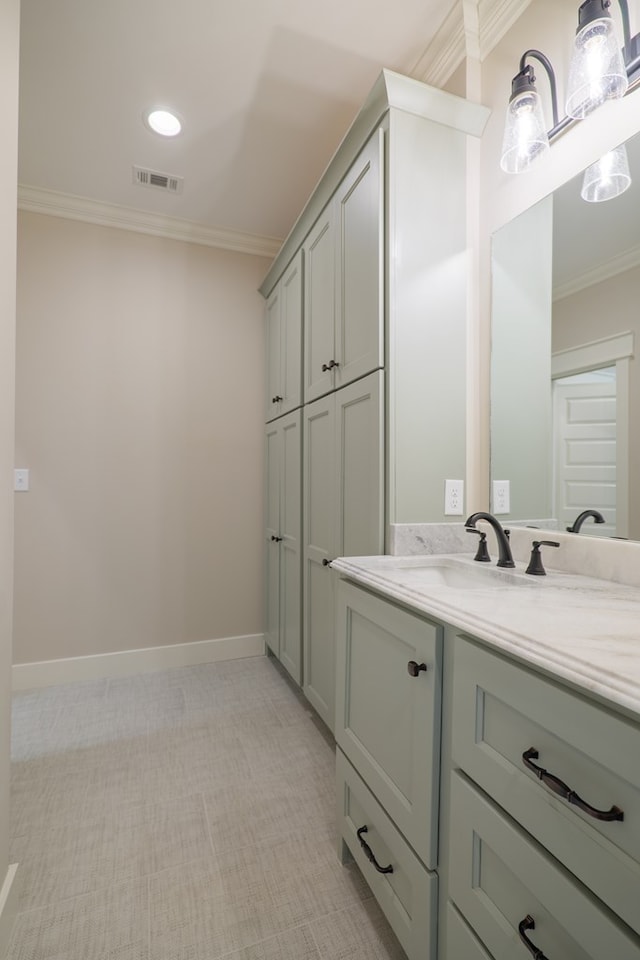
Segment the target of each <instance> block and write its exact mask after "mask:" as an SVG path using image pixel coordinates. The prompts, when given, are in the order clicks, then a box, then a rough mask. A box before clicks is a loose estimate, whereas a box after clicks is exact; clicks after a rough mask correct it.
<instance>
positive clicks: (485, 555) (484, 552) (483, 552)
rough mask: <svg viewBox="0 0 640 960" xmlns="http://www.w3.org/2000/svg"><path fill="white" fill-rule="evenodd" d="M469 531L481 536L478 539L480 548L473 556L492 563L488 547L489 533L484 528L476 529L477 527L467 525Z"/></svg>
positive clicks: (483, 561)
mask: <svg viewBox="0 0 640 960" xmlns="http://www.w3.org/2000/svg"><path fill="white" fill-rule="evenodd" d="M465 529H466V531H467V533H475V534H477V535H478V536H479V537H480V540H479V541H478V549H477V551H476V555H475V557H474V558H473V559H474V560H479V561H480V562H481V563H491V557H490V556H489V548H488V547H487V535H486V533H484V532H483V531H482V530H476V528H475V527H465Z"/></svg>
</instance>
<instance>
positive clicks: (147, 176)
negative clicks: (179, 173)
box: [133, 167, 184, 193]
mask: <svg viewBox="0 0 640 960" xmlns="http://www.w3.org/2000/svg"><path fill="white" fill-rule="evenodd" d="M133 182H134V183H137V184H138V186H140V187H154V188H155V189H156V190H164V191H165V193H182V187H183V186H184V178H183V177H175V176H173V174H171V173H159V172H158V171H157V170H146V169H145V168H144V167H134V168H133Z"/></svg>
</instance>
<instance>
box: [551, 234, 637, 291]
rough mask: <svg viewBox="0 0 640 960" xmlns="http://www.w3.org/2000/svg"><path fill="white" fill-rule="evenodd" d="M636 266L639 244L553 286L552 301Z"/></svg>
mask: <svg viewBox="0 0 640 960" xmlns="http://www.w3.org/2000/svg"><path fill="white" fill-rule="evenodd" d="M638 266H640V246H638V247H632V248H631V250H625V252H624V253H621V254H620V256H618V257H613V258H612V259H611V260H607V261H606V263H601V264H599V265H598V266H597V267H593V268H592V269H590V270H588V271H587V272H586V273H583V274H581V275H580V276H578V277H574V278H573V279H572V280H568V281H567V282H566V283H562V284H559V285H558V286H557V287H554V290H553V300H554V303H555V302H556V301H557V300H564V298H565V297H570V296H572V295H573V294H574V293H578V292H579V291H580V290H584V289H585V288H586V287H592V286H593V285H594V284H596V283H602V282H603V281H604V280H609V279H610V278H611V277H617V276H618V274H620V273H626V271H627V270H633V268H634V267H638Z"/></svg>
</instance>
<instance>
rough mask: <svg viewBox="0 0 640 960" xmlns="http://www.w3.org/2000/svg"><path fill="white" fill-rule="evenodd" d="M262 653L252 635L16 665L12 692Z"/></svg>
mask: <svg viewBox="0 0 640 960" xmlns="http://www.w3.org/2000/svg"><path fill="white" fill-rule="evenodd" d="M264 649H265V648H264V634H262V633H254V634H250V635H248V636H240V637H222V638H220V639H219V640H199V641H195V642H193V643H174V644H171V645H170V646H164V647H145V648H143V649H141V650H121V651H118V652H117V653H96V654H91V655H89V656H86V657H66V658H64V659H60V660H40V661H38V662H37V663H16V664H14V665H13V669H12V682H13V689H14V690H30V689H32V688H34V687H49V686H52V685H53V684H56V683H70V682H74V681H77V680H101V679H103V678H104V677H123V676H128V675H130V674H133V673H144V672H146V671H149V670H166V669H168V668H170V667H185V666H192V665H194V664H197V663H213V662H215V661H217V660H236V659H239V658H241V657H258V656H262V655H263V654H264Z"/></svg>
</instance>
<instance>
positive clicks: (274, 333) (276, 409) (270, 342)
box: [265, 284, 280, 421]
mask: <svg viewBox="0 0 640 960" xmlns="http://www.w3.org/2000/svg"><path fill="white" fill-rule="evenodd" d="M265 319H266V339H267V372H266V395H265V420H267V421H269V420H273V418H274V417H277V416H279V415H280V404H279V403H274V398H275V397H276V396H278V393H279V390H280V284H278V286H277V287H276V288H275V290H274V291H273V293H272V294H271V296H270V297H269V299H268V300H267V305H266V313H265Z"/></svg>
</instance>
